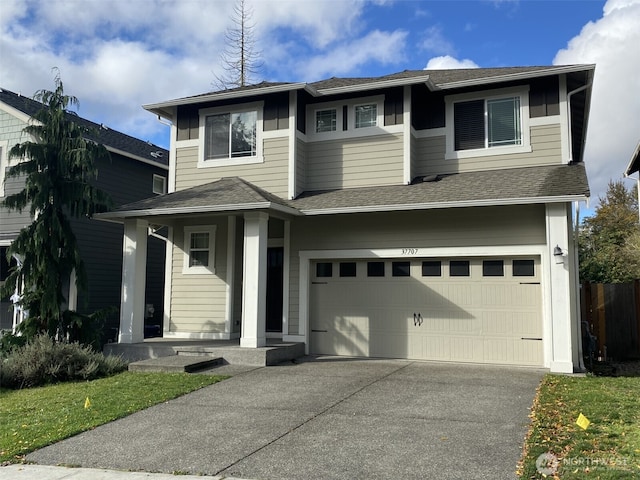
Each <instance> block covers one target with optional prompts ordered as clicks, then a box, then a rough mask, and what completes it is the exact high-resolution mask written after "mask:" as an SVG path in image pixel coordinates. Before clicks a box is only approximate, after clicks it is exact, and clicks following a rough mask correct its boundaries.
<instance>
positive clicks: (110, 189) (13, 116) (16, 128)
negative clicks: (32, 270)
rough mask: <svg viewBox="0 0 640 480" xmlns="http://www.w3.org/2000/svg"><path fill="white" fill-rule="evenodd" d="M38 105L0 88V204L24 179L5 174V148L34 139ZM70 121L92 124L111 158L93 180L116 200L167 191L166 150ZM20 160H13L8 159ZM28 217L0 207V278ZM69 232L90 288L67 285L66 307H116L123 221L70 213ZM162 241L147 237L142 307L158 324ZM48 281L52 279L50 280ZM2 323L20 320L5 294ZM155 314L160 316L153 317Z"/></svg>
mask: <svg viewBox="0 0 640 480" xmlns="http://www.w3.org/2000/svg"><path fill="white" fill-rule="evenodd" d="M41 108H42V104H41V103H39V102H37V101H35V100H33V99H30V98H27V97H24V96H22V95H19V94H17V93H14V92H11V91H9V90H4V89H0V203H1V202H2V200H3V199H4V197H5V196H6V195H11V194H14V193H17V192H19V191H21V190H22V188H23V187H24V178H10V179H6V182H5V173H6V169H7V167H8V166H9V161H10V159H9V156H8V152H9V150H10V149H11V148H12V147H13V145H15V144H16V143H20V142H24V141H34V139H32V138H29V137H28V136H27V135H26V134H25V133H24V132H23V129H24V127H25V126H26V125H28V124H29V123H30V122H32V121H33V119H32V116H33V115H34V114H35V113H36V112H37V111H38V110H40V109H41ZM72 119H73V121H75V122H77V123H80V124H81V125H83V126H85V127H88V128H90V129H93V131H94V132H96V138H91V140H93V141H96V142H99V143H102V144H104V145H105V147H106V148H107V150H108V151H109V154H110V157H111V158H110V160H99V161H98V162H97V163H96V166H97V168H98V177H97V179H96V180H95V181H94V183H95V185H96V186H97V187H99V188H101V189H102V190H104V191H106V192H107V193H109V195H110V196H111V199H112V200H113V202H114V204H115V205H116V206H117V205H122V204H124V203H130V202H133V201H136V200H140V199H143V198H147V197H150V196H156V195H160V194H163V193H166V184H167V176H168V175H167V174H168V164H169V152H168V151H167V150H166V149H163V148H160V147H158V146H156V145H153V144H151V143H148V142H145V141H142V140H139V139H137V138H133V137H131V136H129V135H126V134H124V133H121V132H118V131H116V130H113V129H110V128H108V127H107V126H105V125H99V124H96V123H94V122H91V121H89V120H87V119H84V118H82V117H79V116H75V115H74V116H73V117H72ZM11 161H12V162H16V161H18V160H17V159H13V160H11ZM31 221H32V218H31V216H30V214H29V211H28V209H27V210H24V211H23V212H22V213H19V212H17V211H13V212H9V211H8V210H7V209H6V208H3V207H0V282H4V281H5V279H6V276H7V271H8V268H9V262H8V261H7V259H6V252H7V247H8V246H9V245H10V244H11V242H12V241H13V240H14V239H15V238H16V237H17V235H18V232H19V231H20V230H21V229H22V228H23V227H25V226H27V225H29V224H30V223H31ZM71 223H72V227H73V231H74V233H75V235H76V238H77V241H78V248H79V249H80V253H81V255H82V259H83V261H84V263H85V269H86V273H87V280H88V289H87V290H86V291H85V292H77V291H76V289H75V285H74V284H73V283H72V285H71V286H69V285H66V286H65V294H66V297H67V300H68V306H69V308H71V309H76V310H77V311H79V312H81V313H90V312H93V311H95V310H98V309H101V308H105V307H110V306H114V307H119V306H120V303H121V300H120V297H121V283H122V282H121V279H122V235H123V228H122V225H121V224H117V223H107V222H99V221H96V220H90V219H87V218H72V219H71ZM164 252H165V242H164V241H163V240H161V239H157V238H152V239H151V240H150V241H149V255H148V262H147V276H148V281H147V288H146V292H143V295H144V302H145V305H153V311H152V309H151V308H148V309H147V310H145V312H144V315H143V316H144V317H146V322H147V323H148V324H154V323H156V324H160V323H161V321H162V320H161V319H162V306H163V304H164V301H163V295H164V257H165V253H164ZM52 281H56V280H55V279H52ZM0 300H1V302H0V328H1V329H7V330H8V329H12V328H13V327H15V326H16V323H17V322H19V320H20V317H19V315H18V313H19V312H18V311H17V310H14V309H13V308H12V303H11V302H10V300H9V299H8V298H4V299H0ZM154 317H155V319H159V320H154ZM118 322H119V315H117V314H116V315H114V316H113V318H111V319H109V321H108V325H107V328H108V331H107V332H106V333H107V335H110V334H111V332H112V330H113V329H117V327H118Z"/></svg>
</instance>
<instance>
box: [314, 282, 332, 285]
mask: <svg viewBox="0 0 640 480" xmlns="http://www.w3.org/2000/svg"><path fill="white" fill-rule="evenodd" d="M327 283H329V282H311V285H326V284H327Z"/></svg>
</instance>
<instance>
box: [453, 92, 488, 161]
mask: <svg viewBox="0 0 640 480" xmlns="http://www.w3.org/2000/svg"><path fill="white" fill-rule="evenodd" d="M453 118H454V125H455V127H454V140H455V149H456V150H470V149H472V148H484V100H473V101H470V102H459V103H456V104H454V105H453Z"/></svg>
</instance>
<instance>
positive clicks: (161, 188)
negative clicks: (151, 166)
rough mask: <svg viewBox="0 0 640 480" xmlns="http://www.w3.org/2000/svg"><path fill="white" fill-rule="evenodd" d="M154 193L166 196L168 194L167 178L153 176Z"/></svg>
mask: <svg viewBox="0 0 640 480" xmlns="http://www.w3.org/2000/svg"><path fill="white" fill-rule="evenodd" d="M153 193H155V194H157V195H164V194H165V193H167V177H163V176H162V175H156V174H155V173H154V174H153Z"/></svg>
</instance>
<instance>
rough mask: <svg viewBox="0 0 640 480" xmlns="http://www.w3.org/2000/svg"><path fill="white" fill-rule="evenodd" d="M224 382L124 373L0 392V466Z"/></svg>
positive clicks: (201, 377) (212, 377) (200, 377)
mask: <svg viewBox="0 0 640 480" xmlns="http://www.w3.org/2000/svg"><path fill="white" fill-rule="evenodd" d="M225 378H226V377H224V376H215V375H190V374H167V373H130V372H124V373H120V374H118V375H114V376H112V377H108V378H101V379H98V380H92V381H89V382H73V383H60V384H57V385H50V386H46V387H38V388H29V389H24V390H6V389H0V419H1V420H0V462H19V461H21V460H22V458H23V456H24V455H26V454H27V453H29V452H32V451H33V450H36V449H38V448H41V447H44V446H46V445H49V444H51V443H54V442H57V441H59V440H62V439H64V438H67V437H70V436H73V435H76V434H78V433H80V432H83V431H85V430H90V429H92V428H94V427H97V426H98V425H102V424H104V423H107V422H110V421H113V420H115V419H117V418H121V417H124V416H126V415H129V414H131V413H134V412H137V411H138V410H142V409H144V408H147V407H150V406H152V405H155V404H158V403H162V402H164V401H167V400H170V399H172V398H176V397H179V396H180V395H184V394H185V393H188V392H191V391H193V390H197V389H199V388H201V387H204V386H207V385H211V384H213V383H216V382H219V381H220V380H223V379H225ZM87 397H88V398H89V401H90V403H91V405H90V407H89V408H85V400H86V398H87Z"/></svg>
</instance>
